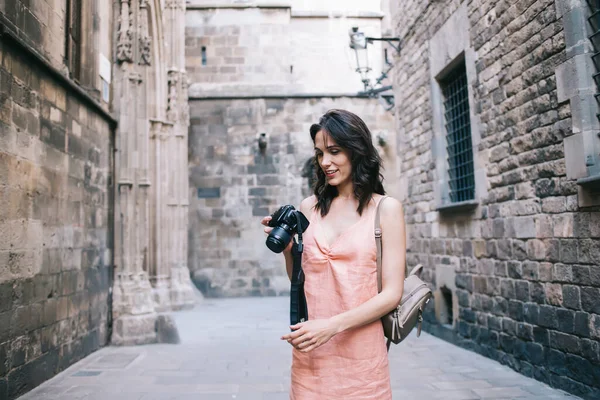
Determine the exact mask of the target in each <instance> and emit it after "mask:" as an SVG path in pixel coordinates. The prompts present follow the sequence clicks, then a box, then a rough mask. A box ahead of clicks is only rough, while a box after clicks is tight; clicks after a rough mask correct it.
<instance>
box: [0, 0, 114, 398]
mask: <svg viewBox="0 0 600 400" xmlns="http://www.w3.org/2000/svg"><path fill="white" fill-rule="evenodd" d="M28 3H29V2H28ZM31 3H32V6H31V8H29V7H26V6H25V5H24V3H23V2H18V1H15V2H6V3H5V2H2V7H4V9H3V10H2V11H5V12H6V14H2V17H3V18H8V19H9V20H11V21H13V22H14V23H15V24H16V26H19V27H20V29H21V30H20V35H21V37H22V38H24V40H26V41H27V43H29V44H31V45H37V46H39V47H38V48H37V50H38V52H39V53H41V54H42V55H44V54H52V53H53V58H52V59H51V60H50V63H51V64H55V63H58V62H59V61H58V60H61V56H60V52H59V50H58V49H59V48H60V46H56V48H55V46H53V45H49V47H43V46H44V45H45V43H46V42H45V41H48V40H50V41H52V40H54V39H53V38H54V37H55V36H58V37H61V36H60V35H61V33H60V29H59V28H56V29H57V30H53V29H50V28H49V25H47V24H51V23H52V22H51V21H50V22H48V18H49V19H50V20H51V19H52V18H54V17H55V14H57V15H60V14H61V13H64V5H63V6H59V8H58V9H53V8H52V7H50V6H49V5H48V4H47V3H46V2H45V1H39V2H37V1H36V2H31ZM38 3H39V4H38ZM57 4H58V3H57ZM61 4H62V3H61ZM14 7H17V8H16V10H15V9H13V8H14ZM60 7H63V9H61V8H60ZM44 21H45V22H44ZM21 24H24V25H21ZM36 32H37V33H36ZM41 32H44V33H45V34H47V35H41ZM42 36H43V40H42ZM14 43H15V42H13V41H11V40H10V39H6V38H5V37H3V38H2V40H1V41H0V60H1V65H0V398H2V399H6V398H9V399H11V398H16V397H17V396H19V395H20V394H22V393H24V392H26V391H28V390H30V389H32V388H33V387H35V386H37V385H38V384H40V383H41V382H43V381H44V380H46V379H48V378H50V377H52V376H53V375H54V374H56V373H58V372H59V371H61V370H63V369H65V368H66V367H68V366H69V365H71V364H72V363H74V362H75V361H77V360H79V359H81V358H83V357H84V356H86V355H87V354H89V353H90V352H92V351H94V350H96V349H97V348H99V347H100V346H102V345H104V344H105V343H106V341H107V335H108V332H107V327H108V314H109V310H108V303H109V299H108V291H109V286H110V278H109V274H110V271H111V258H112V256H111V250H110V249H111V248H112V243H111V240H112V239H111V231H112V226H111V224H112V222H111V221H112V215H111V213H112V211H111V210H112V206H111V202H112V190H111V185H112V183H111V180H112V178H111V171H112V166H111V161H110V157H111V155H112V151H113V141H112V132H111V128H110V126H109V122H108V121H107V119H106V118H105V117H103V116H102V115H101V114H100V113H99V112H98V109H97V108H94V107H90V106H89V102H88V101H84V100H83V97H82V96H81V95H74V93H73V91H72V89H70V88H69V87H68V86H66V85H65V84H64V82H62V81H61V80H57V79H56V78H55V77H54V76H53V75H50V74H49V73H48V69H47V68H46V67H44V66H43V65H42V64H40V63H38V62H36V61H35V59H34V58H32V57H30V56H29V55H28V53H27V51H25V50H24V49H23V48H21V47H17V46H15V44H14Z"/></svg>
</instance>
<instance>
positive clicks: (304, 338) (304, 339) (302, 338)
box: [292, 334, 312, 346]
mask: <svg viewBox="0 0 600 400" xmlns="http://www.w3.org/2000/svg"><path fill="white" fill-rule="evenodd" d="M311 340H312V336H309V335H307V334H305V335H302V336H300V337H299V338H296V339H292V343H293V344H294V346H299V345H300V344H301V343H304V342H310V341H311Z"/></svg>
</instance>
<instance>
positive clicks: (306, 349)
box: [300, 343, 319, 353]
mask: <svg viewBox="0 0 600 400" xmlns="http://www.w3.org/2000/svg"><path fill="white" fill-rule="evenodd" d="M317 347H319V344H317V343H314V344H311V345H310V346H308V347H307V348H305V349H301V350H300V351H301V352H302V353H308V352H309V351H313V350H314V349H316V348H317Z"/></svg>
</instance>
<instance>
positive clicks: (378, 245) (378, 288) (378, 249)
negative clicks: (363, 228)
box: [375, 196, 388, 293]
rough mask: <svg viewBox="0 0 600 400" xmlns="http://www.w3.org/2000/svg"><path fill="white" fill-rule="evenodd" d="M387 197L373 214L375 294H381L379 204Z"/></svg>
mask: <svg viewBox="0 0 600 400" xmlns="http://www.w3.org/2000/svg"><path fill="white" fill-rule="evenodd" d="M387 197H388V196H383V197H382V198H381V200H379V203H378V204H377V211H376V212H375V243H376V244H377V293H380V292H381V288H382V285H381V274H382V273H381V225H380V223H379V212H380V207H381V203H383V201H384V200H385V199H386V198H387Z"/></svg>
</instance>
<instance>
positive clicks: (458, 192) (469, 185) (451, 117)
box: [440, 63, 475, 203]
mask: <svg viewBox="0 0 600 400" xmlns="http://www.w3.org/2000/svg"><path fill="white" fill-rule="evenodd" d="M440 86H441V88H442V94H443V96H444V120H445V125H446V140H447V151H448V175H449V180H448V183H449V195H450V201H451V202H452V203H458V202H461V201H468V200H473V199H474V198H475V174H474V167H473V144H472V141H471V120H470V114H469V93H468V89H467V71H466V69H465V65H464V63H462V64H461V65H459V66H457V67H456V68H455V69H454V70H452V72H450V74H449V75H448V76H446V78H445V79H443V80H442V81H441V82H440Z"/></svg>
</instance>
